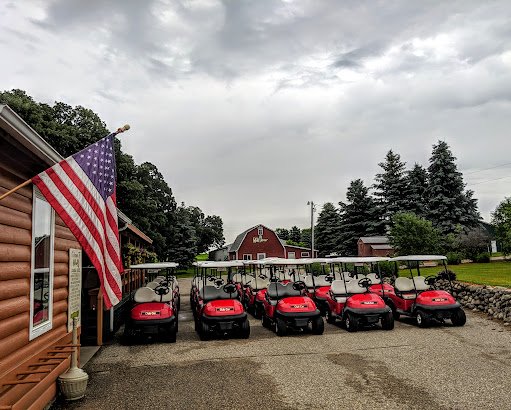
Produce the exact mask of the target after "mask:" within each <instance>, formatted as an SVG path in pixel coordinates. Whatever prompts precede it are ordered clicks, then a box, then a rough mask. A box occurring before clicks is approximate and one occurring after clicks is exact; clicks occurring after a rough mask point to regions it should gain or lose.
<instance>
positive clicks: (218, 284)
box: [215, 279, 224, 286]
mask: <svg viewBox="0 0 511 410" xmlns="http://www.w3.org/2000/svg"><path fill="white" fill-rule="evenodd" d="M223 284H224V280H223V279H217V280H215V285H217V286H220V285H223Z"/></svg>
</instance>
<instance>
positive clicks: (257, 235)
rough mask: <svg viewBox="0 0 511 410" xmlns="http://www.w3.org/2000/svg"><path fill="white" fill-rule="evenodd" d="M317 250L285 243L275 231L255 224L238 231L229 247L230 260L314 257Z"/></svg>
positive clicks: (316, 254)
mask: <svg viewBox="0 0 511 410" xmlns="http://www.w3.org/2000/svg"><path fill="white" fill-rule="evenodd" d="M317 256H318V251H317V250H316V249H314V255H311V250H310V248H303V247H301V246H294V245H288V244H286V241H285V240H283V239H280V238H279V237H278V236H277V234H276V233H275V231H273V230H272V229H270V228H267V227H266V226H264V225H256V226H254V227H252V228H250V229H247V230H246V231H245V232H242V233H240V234H239V235H238V236H237V237H236V240H235V241H234V242H233V243H232V245H231V247H230V248H229V259H230V260H239V259H244V260H257V259H264V258H275V257H276V258H286V259H300V258H311V257H312V258H316V257H317Z"/></svg>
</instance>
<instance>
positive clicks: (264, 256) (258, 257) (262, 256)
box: [257, 253, 266, 260]
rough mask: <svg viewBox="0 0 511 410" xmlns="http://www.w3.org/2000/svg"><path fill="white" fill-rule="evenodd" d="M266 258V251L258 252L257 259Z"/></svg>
mask: <svg viewBox="0 0 511 410" xmlns="http://www.w3.org/2000/svg"><path fill="white" fill-rule="evenodd" d="M264 258H266V254H265V253H258V254H257V260H261V259H264Z"/></svg>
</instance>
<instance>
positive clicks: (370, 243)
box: [357, 236, 394, 256]
mask: <svg viewBox="0 0 511 410" xmlns="http://www.w3.org/2000/svg"><path fill="white" fill-rule="evenodd" d="M357 245H358V256H387V255H388V254H391V253H393V252H394V249H393V248H392V246H390V244H389V240H388V238H387V237H386V236H363V237H362V238H360V239H359V240H358V242H357Z"/></svg>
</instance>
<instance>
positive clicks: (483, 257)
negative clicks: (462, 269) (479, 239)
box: [476, 252, 491, 263]
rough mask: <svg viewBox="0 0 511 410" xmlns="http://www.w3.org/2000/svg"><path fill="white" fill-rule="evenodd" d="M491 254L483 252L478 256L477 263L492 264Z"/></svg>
mask: <svg viewBox="0 0 511 410" xmlns="http://www.w3.org/2000/svg"><path fill="white" fill-rule="evenodd" d="M490 257H491V255H490V253H489V252H481V253H479V254H477V256H476V262H477V263H489V262H490Z"/></svg>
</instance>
